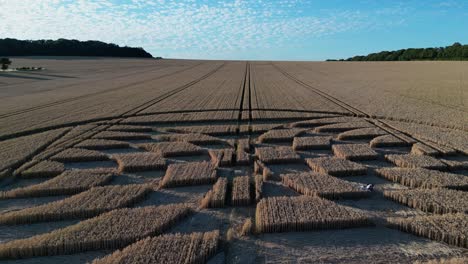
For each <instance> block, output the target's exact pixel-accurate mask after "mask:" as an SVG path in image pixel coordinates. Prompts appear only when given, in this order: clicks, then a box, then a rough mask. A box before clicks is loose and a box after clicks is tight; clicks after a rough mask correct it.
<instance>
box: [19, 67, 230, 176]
mask: <svg viewBox="0 0 468 264" xmlns="http://www.w3.org/2000/svg"><path fill="white" fill-rule="evenodd" d="M225 64H226V62H223V63H222V64H221V65H220V66H218V67H216V68H215V69H213V70H212V71H210V72H208V73H207V74H205V75H203V76H201V77H199V78H197V79H195V80H193V81H191V82H189V83H187V84H185V85H182V86H179V87H178V88H176V89H173V90H171V91H169V92H166V93H164V94H163V95H160V96H157V97H156V98H153V99H151V100H149V101H146V102H145V103H143V104H140V105H138V106H136V107H134V108H133V109H130V110H128V111H126V112H125V113H123V114H120V115H119V116H118V117H115V118H112V119H113V120H115V119H118V120H117V121H116V122H115V123H113V124H118V123H120V122H121V121H122V120H123V119H122V118H123V117H128V116H132V115H136V114H138V113H139V112H141V111H144V110H145V109H147V108H149V107H151V106H153V105H154V104H156V103H158V102H161V101H162V100H165V99H166V98H169V97H171V96H173V95H175V94H177V93H180V92H182V91H184V90H186V89H188V88H189V87H191V86H193V85H195V84H197V83H199V82H200V81H202V80H204V79H206V78H208V77H210V76H211V75H213V74H214V73H216V72H217V71H219V70H220V69H221V68H223V67H224V66H225ZM110 126H111V124H107V125H106V126H105V127H104V129H103V130H106V129H107V128H108V127H110ZM62 127H64V126H62ZM100 131H102V130H99V129H98V130H97V131H96V133H99V132H100ZM87 132H88V131H83V132H82V133H80V134H79V135H83V134H85V133H87ZM96 133H91V134H90V135H89V136H88V137H86V138H89V137H92V136H93V135H95V134H96ZM77 136H78V135H77ZM60 138H61V137H60ZM60 138H58V139H57V140H59V139H60ZM75 138H76V137H74V138H70V139H67V140H65V141H63V142H61V143H60V144H59V145H60V146H67V147H73V146H74V145H76V144H78V143H79V142H75V144H71V146H70V144H69V143H70V142H71V143H73V140H75ZM86 138H83V139H82V140H84V139H86ZM54 142H56V141H54ZM54 142H52V143H51V144H53V143H54ZM51 144H49V145H51ZM41 153H42V151H39V152H38V153H36V154H35V155H34V156H33V157H32V158H34V157H35V156H37V155H39V154H41ZM32 158H31V159H32ZM31 159H28V160H31ZM18 167H19V166H16V167H12V168H10V169H12V170H15V169H17V168H18Z"/></svg>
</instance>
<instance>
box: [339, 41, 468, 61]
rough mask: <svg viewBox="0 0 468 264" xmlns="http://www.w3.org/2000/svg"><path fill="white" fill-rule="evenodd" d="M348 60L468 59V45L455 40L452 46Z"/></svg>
mask: <svg viewBox="0 0 468 264" xmlns="http://www.w3.org/2000/svg"><path fill="white" fill-rule="evenodd" d="M346 60H347V61H410V60H468V45H462V44H460V43H458V42H455V43H454V44H453V45H452V46H448V47H440V48H425V49H401V50H395V51H382V52H378V53H371V54H368V55H366V56H354V57H351V58H348V59H346Z"/></svg>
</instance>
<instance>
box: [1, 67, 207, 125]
mask: <svg viewBox="0 0 468 264" xmlns="http://www.w3.org/2000/svg"><path fill="white" fill-rule="evenodd" d="M201 64H203V63H202V62H201V63H197V64H195V65H192V66H189V67H187V68H184V69H180V70H178V71H175V72H171V73H167V74H164V75H161V76H158V77H155V78H151V79H147V80H142V81H136V82H132V83H129V84H126V85H123V86H118V87H114V88H110V89H107V90H104V91H99V92H95V93H90V94H85V95H81V96H76V97H73V98H67V99H64V100H59V101H55V102H52V103H47V104H43V105H39V106H34V107H30V108H26V109H21V110H18V111H14V112H10V113H6V114H1V115H0V119H3V118H7V117H12V116H16V115H20V114H25V113H29V112H33V111H36V110H41V109H44V108H48V107H52V106H57V105H61V104H65V103H69V102H73V101H76V100H80V99H84V98H88V97H91V96H94V95H100V94H105V93H108V92H114V91H117V90H121V89H125V88H128V87H130V86H134V85H139V84H142V83H145V82H151V81H156V80H159V79H161V78H165V77H168V76H172V75H175V74H179V73H182V72H184V71H188V70H191V69H193V68H195V67H197V66H199V65H201ZM152 70H154V69H152ZM152 70H149V71H152ZM158 70H162V68H161V69H158ZM72 86H73V85H72Z"/></svg>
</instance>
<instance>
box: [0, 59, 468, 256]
mask: <svg viewBox="0 0 468 264" xmlns="http://www.w3.org/2000/svg"><path fill="white" fill-rule="evenodd" d="M16 60H17V61H18V62H20V63H41V66H43V67H45V68H46V70H44V71H43V72H41V73H40V74H41V75H40V76H39V73H35V72H27V73H21V74H22V75H19V73H12V75H13V77H11V76H10V77H8V78H6V77H4V76H2V74H0V124H1V125H0V259H1V260H10V261H13V262H14V263H23V262H24V263H64V262H66V261H68V260H70V263H300V262H307V263H308V262H311V263H329V262H331V263H338V262H339V261H336V260H339V259H342V260H343V259H346V260H347V262H346V263H368V262H369V259H374V260H375V261H376V263H388V260H389V259H392V260H395V261H396V262H398V263H413V261H418V263H426V262H427V263H439V262H440V263H446V262H447V261H451V260H452V259H453V260H454V261H455V262H454V263H458V262H456V261H459V260H461V261H462V262H460V263H463V260H464V258H466V250H467V248H468V245H467V241H466V236H467V234H466V230H468V227H467V217H466V213H467V210H468V209H467V208H468V207H467V195H466V192H467V190H468V126H467V124H468V115H467V112H468V108H467V106H466V100H468V98H467V95H468V92H467V90H466V87H467V86H466V84H464V86H463V85H462V86H460V83H459V78H460V72H458V71H459V70H460V69H462V71H461V72H468V63H465V62H463V63H458V62H394V63H390V62H361V63H353V62H343V63H341V62H340V63H333V62H270V61H250V62H245V61H198V60H172V59H164V60H158V61H153V60H143V59H141V60H139V59H95V58H88V59H86V60H85V59H81V58H74V59H61V60H57V59H50V58H37V59H27V58H17V59H15V61H16ZM117 65H118V66H117ZM368 184H372V187H373V189H372V188H371V189H372V190H370V189H368V188H366V186H367V185H368ZM329 260H331V261H329ZM327 261H329V262H327ZM396 262H395V263H396ZM447 263H452V262H447Z"/></svg>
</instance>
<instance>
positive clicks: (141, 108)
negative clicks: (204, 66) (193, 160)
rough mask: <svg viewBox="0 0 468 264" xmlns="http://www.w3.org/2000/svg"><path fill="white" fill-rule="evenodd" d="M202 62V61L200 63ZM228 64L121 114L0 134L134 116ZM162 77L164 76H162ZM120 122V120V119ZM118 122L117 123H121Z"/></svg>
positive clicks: (35, 131)
mask: <svg viewBox="0 0 468 264" xmlns="http://www.w3.org/2000/svg"><path fill="white" fill-rule="evenodd" d="M200 64H201V63H200ZM200 64H197V65H195V66H192V67H190V68H194V67H196V66H198V65H200ZM225 64H226V62H223V63H222V64H221V65H220V66H218V67H217V68H215V69H214V70H211V71H210V72H208V73H207V74H205V75H203V76H201V77H199V78H197V79H195V80H192V81H191V82H189V83H186V84H184V85H182V86H179V87H177V88H175V89H172V90H170V91H168V92H166V93H164V94H162V95H159V96H157V97H155V98H153V99H150V100H148V101H146V102H144V103H142V104H139V105H138V106H136V107H133V108H131V109H130V110H127V111H125V112H124V113H121V114H119V115H115V116H108V117H102V118H94V119H90V120H83V121H76V122H70V123H65V124H59V125H53V126H48V127H42V128H35V129H31V130H26V131H22V132H17V133H12V134H7V135H3V136H0V140H5V139H10V138H15V137H20V136H28V135H32V134H35V133H40V132H44V131H47V130H52V129H57V128H62V127H67V126H77V125H84V124H88V123H91V122H98V121H110V120H114V119H118V118H125V117H130V116H134V115H137V114H138V113H140V112H142V111H144V110H145V109H147V108H149V107H151V106H152V105H154V104H156V103H158V102H161V101H162V100H165V99H167V98H169V97H171V96H173V95H175V94H177V93H180V92H182V91H183V90H185V89H187V88H189V87H191V86H193V85H194V84H196V83H198V82H200V81H202V80H204V79H206V78H208V77H210V76H211V75H213V74H214V73H215V72H217V71H218V70H220V69H221V68H222V67H224V65H225ZM184 70H188V69H184ZM184 70H181V71H179V73H180V72H182V71H184ZM174 74H176V73H171V74H169V75H174ZM167 76H168V75H166V76H165V77H167ZM161 78H162V77H161ZM119 122H120V121H119ZM119 122H117V123H119Z"/></svg>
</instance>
